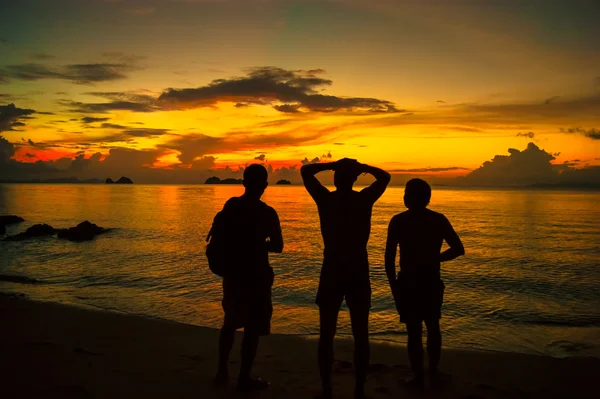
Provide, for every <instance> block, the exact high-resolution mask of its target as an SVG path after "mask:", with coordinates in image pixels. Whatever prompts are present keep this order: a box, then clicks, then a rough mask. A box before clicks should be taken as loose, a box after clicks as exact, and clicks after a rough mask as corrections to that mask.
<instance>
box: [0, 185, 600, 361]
mask: <svg viewBox="0 0 600 399" xmlns="http://www.w3.org/2000/svg"><path fill="white" fill-rule="evenodd" d="M242 190H243V189H242V187H241V186H203V185H196V186H169V185H166V186H158V185H148V186H144V185H132V186H105V185H35V184H25V185H0V214H16V215H19V216H22V217H23V218H25V219H26V222H25V223H23V224H21V225H18V226H11V227H10V228H9V231H8V233H9V234H15V233H18V232H20V231H23V230H24V229H26V228H27V227H28V226H31V225H32V224H34V223H48V224H50V225H52V226H54V227H59V228H60V227H70V226H74V225H76V224H77V223H79V222H81V221H83V220H89V221H91V222H93V223H96V224H98V225H100V226H103V227H110V228H113V229H114V230H113V231H112V232H110V233H108V234H106V235H103V236H100V237H98V238H96V240H95V241H92V242H86V243H71V242H67V241H59V240H58V239H56V238H55V237H51V238H43V239H35V240H31V241H25V242H0V275H17V276H24V277H27V278H30V279H35V280H37V281H38V283H37V284H29V283H14V282H6V281H0V291H9V292H23V293H26V294H28V295H29V296H30V297H32V298H34V299H40V300H47V301H54V302H62V303H71V304H78V305H85V306H93V307H98V308H103V309H109V310H118V311H122V312H128V313H135V314H143V315H148V316H155V317H160V318H165V319H171V320H176V321H180V322H184V323H190V324H196V325H203V326H210V327H219V325H220V323H221V320H222V310H221V305H220V294H221V286H220V280H219V279H218V278H217V277H215V276H214V275H212V274H211V273H210V271H209V270H208V267H207V264H206V259H205V257H204V249H205V243H204V238H205V237H206V233H207V231H208V229H209V228H210V224H211V222H212V217H213V216H214V214H215V213H216V212H217V211H218V210H220V209H221V207H222V206H223V204H224V202H225V201H226V200H227V199H228V198H229V197H231V196H236V195H240V194H241V193H242ZM402 196H403V189H402V188H396V187H391V188H389V189H388V190H387V191H386V193H385V194H384V195H383V197H382V198H381V199H380V201H379V202H377V204H376V205H375V207H374V211H373V223H372V231H371V239H370V242H369V254H370V264H371V279H372V285H373V308H372V312H371V318H370V331H371V333H372V335H373V338H374V339H381V340H391V341H397V342H406V331H405V328H404V326H403V325H401V324H399V321H398V316H397V314H396V312H395V310H394V307H393V302H392V298H391V295H390V292H389V288H388V284H387V281H386V278H385V272H384V267H383V259H384V256H383V251H384V246H385V236H386V229H387V224H388V222H389V220H390V218H391V217H392V216H393V215H394V214H396V213H398V212H400V211H403V210H404V208H403V205H402ZM263 199H264V200H265V201H266V202H267V203H268V204H270V205H271V206H273V207H274V208H275V209H276V210H277V211H278V213H279V217H280V219H281V224H282V228H283V233H284V240H285V249H284V253H283V254H281V255H272V256H271V260H272V266H273V267H274V269H275V273H276V280H275V285H274V289H273V300H274V304H275V311H274V316H273V331H274V332H276V333H285V334H317V333H318V322H317V320H318V310H317V307H316V305H314V298H315V293H316V289H317V281H318V276H319V269H320V263H321V254H322V250H323V245H322V239H321V236H320V232H319V224H318V215H317V212H316V206H315V205H314V203H313V202H312V200H311V198H310V197H309V196H308V195H307V194H306V192H305V190H304V189H303V187H298V186H274V187H269V188H268V189H267V191H266V193H265V195H264V197H263ZM599 200H600V194H598V193H589V192H562V191H516V190H466V189H460V190H451V189H437V190H434V193H433V198H432V201H431V208H432V209H434V210H437V211H440V212H442V213H444V214H445V215H446V216H448V218H449V219H450V221H451V222H452V223H453V225H454V227H455V229H456V231H457V232H458V233H459V235H460V236H461V238H462V239H463V242H464V244H465V248H466V251H467V254H466V256H464V257H462V258H459V259H457V260H455V261H452V262H447V263H444V264H443V266H442V269H443V270H442V275H443V278H444V280H445V282H446V287H447V288H446V289H447V293H446V295H445V303H444V307H443V319H442V326H443V332H444V344H445V345H446V346H450V347H457V348H477V349H485V350H500V351H511V352H527V353H543V354H549V355H553V356H572V355H594V356H600V209H599V208H598V203H600V201H599ZM0 280H2V278H0ZM339 326H340V334H349V332H350V322H349V317H348V313H347V309H346V308H345V307H344V309H343V311H342V313H341V315H340V320H339Z"/></svg>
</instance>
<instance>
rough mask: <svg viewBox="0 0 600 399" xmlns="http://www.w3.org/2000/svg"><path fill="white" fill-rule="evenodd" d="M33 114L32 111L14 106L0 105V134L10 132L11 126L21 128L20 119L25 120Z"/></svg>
mask: <svg viewBox="0 0 600 399" xmlns="http://www.w3.org/2000/svg"><path fill="white" fill-rule="evenodd" d="M33 113H35V111H34V110H32V109H25V108H17V107H16V106H15V104H8V105H0V132H3V131H6V130H12V129H13V126H23V124H22V122H19V120H20V119H27V118H28V117H29V116H30V115H31V114H33Z"/></svg>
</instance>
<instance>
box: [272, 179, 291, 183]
mask: <svg viewBox="0 0 600 399" xmlns="http://www.w3.org/2000/svg"><path fill="white" fill-rule="evenodd" d="M275 184H292V182H291V181H289V180H285V179H281V180H279V181H278V182H277V183H275Z"/></svg>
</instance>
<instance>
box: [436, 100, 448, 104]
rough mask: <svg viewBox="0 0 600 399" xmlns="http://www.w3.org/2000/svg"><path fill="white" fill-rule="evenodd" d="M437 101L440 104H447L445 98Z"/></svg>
mask: <svg viewBox="0 0 600 399" xmlns="http://www.w3.org/2000/svg"><path fill="white" fill-rule="evenodd" d="M436 103H440V104H446V101H443V100H437V101H436Z"/></svg>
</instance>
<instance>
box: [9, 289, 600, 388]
mask: <svg viewBox="0 0 600 399" xmlns="http://www.w3.org/2000/svg"><path fill="white" fill-rule="evenodd" d="M0 315H1V317H2V327H1V328H0V346H1V348H2V349H1V353H2V362H0V368H1V370H0V378H1V384H0V397H2V398H125V397H127V398H226V397H232V396H238V394H236V393H235V392H234V389H233V388H234V381H231V383H230V385H229V386H228V387H225V388H218V387H216V386H214V385H213V383H212V377H213V373H214V369H215V364H216V348H217V346H216V345H217V338H218V331H217V330H215V329H210V328H203V327H197V326H191V325H185V324H179V323H175V322H170V321H164V320H156V319H150V318H145V317H139V316H132V315H125V314H120V313H112V312H104V311H96V310H88V309H83V308H77V307H71V306H65V305H60V304H53V303H43V302H35V301H30V300H27V299H24V298H16V297H15V296H7V295H4V296H2V297H0ZM239 341H240V340H238V342H236V344H237V345H236V347H235V348H234V352H233V354H232V355H233V356H232V358H231V370H230V372H231V373H232V375H235V374H236V372H237V367H238V365H239V362H238V361H239V356H238V352H239ZM351 360H352V342H351V341H348V340H341V339H338V340H337V346H336V364H335V373H334V383H335V391H336V397H339V398H350V397H351V393H352V386H353V373H352V364H351ZM316 366H317V362H316V340H314V339H307V338H303V337H298V336H285V335H272V336H270V337H268V338H265V339H263V340H262V342H261V346H260V348H259V354H258V356H257V362H256V366H255V369H254V372H255V374H256V375H260V376H261V377H264V378H267V379H269V380H271V381H272V385H271V387H270V388H269V389H268V390H266V391H263V392H260V393H256V394H254V395H253V396H255V397H263V398H308V397H313V396H314V394H316V393H318V390H319V377H318V371H317V367H316ZM441 368H442V371H443V372H444V373H445V374H447V377H448V378H449V384H448V386H447V387H446V388H445V389H444V391H442V392H433V391H431V390H428V392H427V393H426V396H427V397H445V398H472V399H475V398H515V397H523V398H538V397H539V398H559V397H560V398H563V397H564V398H567V397H568V398H592V397H597V395H598V391H597V384H596V379H597V377H598V375H600V359H598V358H565V359H556V358H551V357H545V356H534V355H524V354H512V353H498V352H477V351H459V350H450V349H448V350H446V351H445V352H444V353H443V357H442V365H441ZM408 373H409V368H408V361H407V356H406V348H404V347H401V346H397V345H388V344H382V343H374V344H373V345H372V357H371V372H370V374H369V377H368V381H367V392H368V395H369V396H370V397H372V398H386V397H390V398H391V397H398V398H400V397H402V398H411V397H417V395H416V394H414V393H412V392H410V391H407V390H406V389H405V388H404V387H403V386H402V385H401V384H400V383H399V380H400V379H402V378H403V377H405V376H407V375H408Z"/></svg>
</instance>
